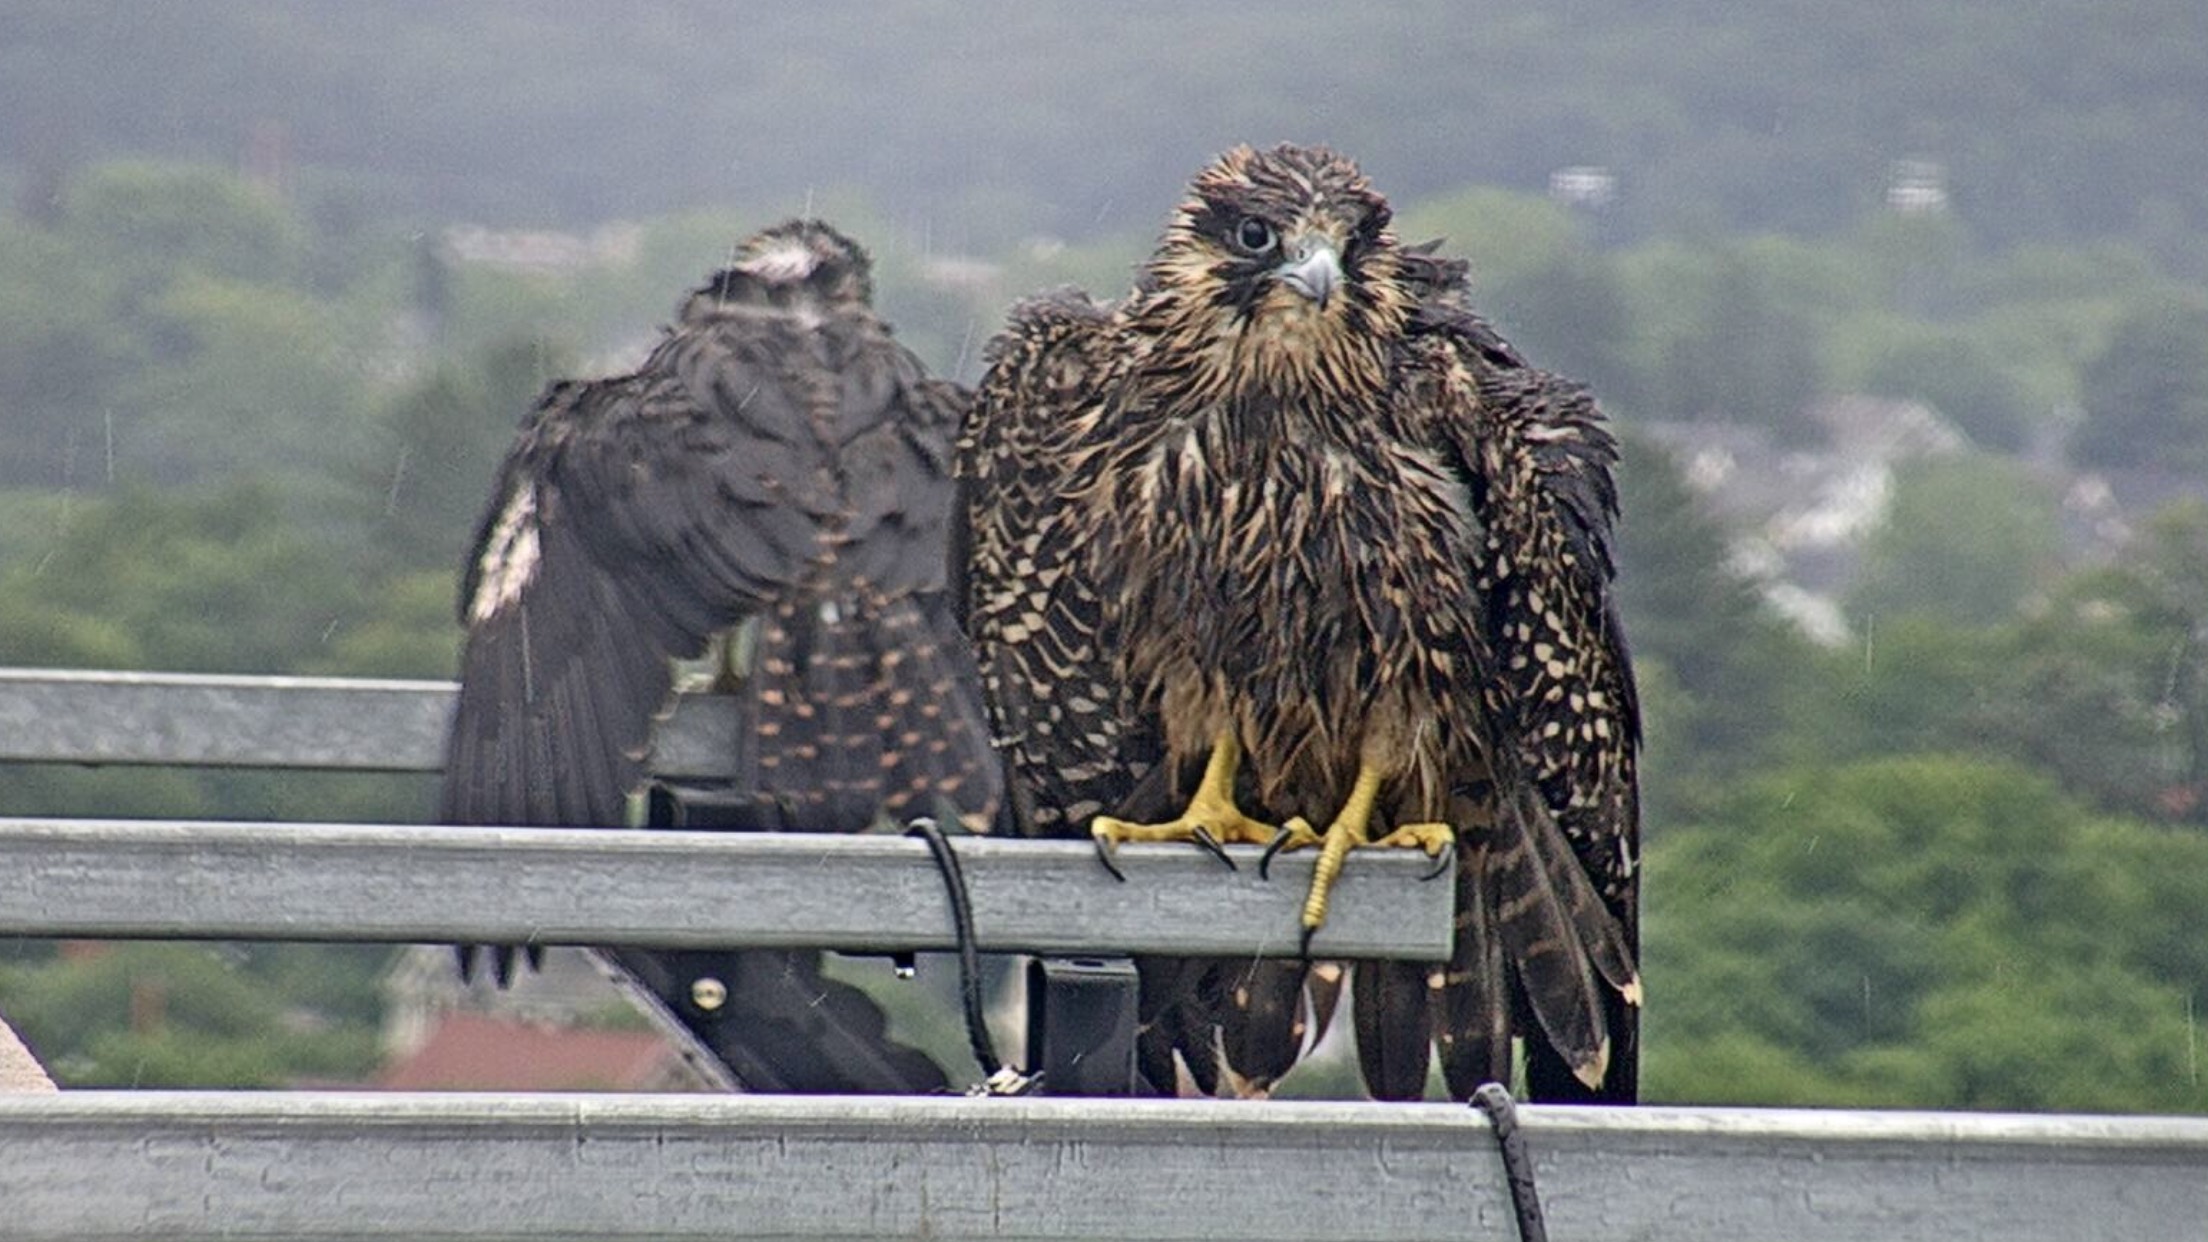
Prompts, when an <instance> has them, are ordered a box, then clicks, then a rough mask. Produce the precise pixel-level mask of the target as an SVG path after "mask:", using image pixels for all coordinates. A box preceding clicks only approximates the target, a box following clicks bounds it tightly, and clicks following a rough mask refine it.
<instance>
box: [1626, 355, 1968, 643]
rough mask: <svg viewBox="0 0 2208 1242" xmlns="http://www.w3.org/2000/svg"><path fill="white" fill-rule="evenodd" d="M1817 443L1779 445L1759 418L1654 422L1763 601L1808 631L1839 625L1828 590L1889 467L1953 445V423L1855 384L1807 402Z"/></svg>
mask: <svg viewBox="0 0 2208 1242" xmlns="http://www.w3.org/2000/svg"><path fill="white" fill-rule="evenodd" d="M1807 416H1808V419H1809V421H1810V422H1811V423H1812V424H1813V425H1814V426H1816V427H1817V428H1818V430H1819V431H1820V432H1822V433H1823V434H1822V437H1821V438H1822V440H1823V441H1824V447H1821V448H1816V449H1796V448H1784V447H1781V446H1780V445H1778V444H1777V443H1775V442H1774V440H1773V438H1772V435H1771V433H1770V431H1769V429H1768V428H1764V427H1760V426H1752V425H1747V424H1724V423H1700V422H1695V423H1654V424H1643V430H1644V431H1645V432H1646V433H1647V435H1648V436H1649V437H1650V438H1651V439H1653V440H1655V441H1656V442H1657V443H1658V444H1661V445H1663V446H1664V447H1665V448H1667V449H1669V450H1670V451H1671V453H1672V456H1673V458H1674V459H1675V460H1676V461H1677V462H1678V463H1679V467H1680V470H1681V472H1682V474H1683V475H1684V477H1685V479H1686V482H1687V485H1688V486H1689V487H1691V488H1693V489H1694V490H1695V491H1696V492H1697V493H1699V494H1700V495H1702V497H1703V498H1704V499H1705V501H1706V502H1707V503H1708V505H1709V507H1710V510H1711V512H1713V513H1714V514H1716V515H1717V516H1719V517H1720V518H1722V519H1724V520H1725V521H1726V522H1727V524H1728V525H1730V526H1731V528H1732V529H1733V530H1734V531H1735V532H1736V535H1735V539H1734V544H1733V547H1732V548H1731V550H1730V551H1731V559H1732V562H1733V564H1734V565H1735V566H1736V567H1737V568H1738V569H1739V570H1740V571H1741V572H1743V573H1745V574H1746V575H1747V576H1748V577H1750V578H1752V579H1754V580H1756V581H1757V582H1759V583H1760V584H1762V589H1763V594H1764V597H1765V599H1766V600H1767V601H1768V602H1769V603H1770V604H1771V606H1772V607H1773V608H1774V609H1776V610H1777V611H1778V612H1780V613H1781V614H1782V615H1784V616H1786V617H1787V618H1789V619H1790V620H1792V621H1793V622H1794V623H1795V624H1796V625H1798V626H1799V627H1800V628H1801V630H1802V631H1803V633H1805V634H1808V635H1809V636H1810V637H1812V638H1814V639H1816V640H1817V641H1819V642H1823V643H1828V644H1837V643H1840V642H1844V641H1846V639H1847V637H1848V627H1847V619H1846V617H1845V615H1844V614H1843V612H1842V611H1841V608H1840V604H1839V600H1840V599H1841V597H1842V596H1844V595H1845V594H1846V593H1847V589H1848V587H1849V586H1850V585H1851V584H1852V583H1853V582H1854V580H1855V574H1856V570H1857V568H1858V566H1859V564H1860V562H1861V560H1862V551H1863V542H1864V539H1865V538H1866V537H1867V536H1868V535H1869V534H1870V533H1871V531H1872V530H1874V529H1876V528H1877V526H1878V524H1879V522H1880V521H1881V520H1883V519H1884V518H1885V516H1886V506H1887V503H1888V502H1889V500H1890V499H1891V497H1892V494H1893V478H1894V470H1895V468H1896V467H1897V466H1899V465H1900V464H1902V463H1903V462H1907V461H1921V460H1924V459H1926V458H1930V457H1939V456H1944V455H1947V454H1951V453H1958V452H1961V451H1963V450H1964V449H1965V448H1966V447H1967V444H1968V441H1967V440H1966V439H1965V437H1964V436H1963V434H1962V433H1961V432H1960V431H1957V430H1956V429H1955V427H1954V426H1953V425H1952V424H1950V423H1949V422H1948V421H1947V420H1946V419H1944V418H1942V417H1940V415H1939V413H1938V412H1937V411H1935V410H1933V409H1932V408H1931V407H1930V406H1927V405H1924V404H1923V403H1921V402H1916V401H1892V400H1887V399H1885V398H1881V397H1866V396H1859V395H1851V396H1839V397H1830V398H1826V399H1825V400H1822V401H1819V402H1817V403H1816V404H1815V405H1813V406H1811V407H1810V409H1809V410H1808V411H1807Z"/></svg>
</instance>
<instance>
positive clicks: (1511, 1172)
mask: <svg viewBox="0 0 2208 1242" xmlns="http://www.w3.org/2000/svg"><path fill="white" fill-rule="evenodd" d="M1472 1107H1474V1108H1477V1109H1479V1110H1480V1111H1481V1112H1482V1113H1484V1114H1486V1116H1487V1124H1488V1125H1489V1126H1490V1127H1492V1128H1493V1129H1494V1131H1495V1141H1496V1143H1498V1144H1499V1145H1500V1146H1501V1147H1502V1149H1503V1180H1504V1181H1505V1182H1507V1183H1508V1184H1509V1186H1510V1207H1511V1211H1512V1212H1514V1213H1516V1214H1517V1217H1518V1238H1519V1242H1549V1226H1548V1224H1547V1222H1546V1221H1544V1220H1542V1218H1541V1196H1540V1194H1539V1192H1537V1191H1536V1190H1535V1189H1534V1185H1533V1156H1532V1154H1531V1153H1530V1152H1528V1151H1527V1150H1526V1136H1525V1135H1524V1134H1522V1133H1521V1132H1520V1131H1519V1129H1518V1103H1517V1101H1515V1100H1513V1099H1511V1098H1510V1090H1509V1089H1508V1088H1506V1087H1504V1086H1503V1084H1501V1083H1499V1082H1491V1083H1486V1084H1484V1085H1482V1086H1481V1087H1480V1089H1479V1090H1477V1091H1474V1092H1473V1093H1472Z"/></svg>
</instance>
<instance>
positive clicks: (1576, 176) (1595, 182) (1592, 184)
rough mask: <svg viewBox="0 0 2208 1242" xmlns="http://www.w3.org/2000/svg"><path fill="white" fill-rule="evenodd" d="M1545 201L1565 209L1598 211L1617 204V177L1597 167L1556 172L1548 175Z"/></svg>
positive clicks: (1591, 166)
mask: <svg viewBox="0 0 2208 1242" xmlns="http://www.w3.org/2000/svg"><path fill="white" fill-rule="evenodd" d="M1549 197H1550V198H1553V199H1555V200H1556V201H1557V202H1560V203H1563V204H1564V205H1565V206H1567V207H1577V208H1581V209H1583V210H1587V211H1601V210H1603V209H1604V208H1607V207H1609V206H1610V205H1611V204H1612V203H1614V202H1616V201H1617V198H1618V178H1617V174H1615V173H1613V172H1611V171H1610V170H1609V169H1607V168H1604V167H1603V166H1601V165H1600V164H1574V165H1572V166H1571V167H1569V168H1559V169H1557V170H1556V171H1555V172H1552V173H1550V174H1549Z"/></svg>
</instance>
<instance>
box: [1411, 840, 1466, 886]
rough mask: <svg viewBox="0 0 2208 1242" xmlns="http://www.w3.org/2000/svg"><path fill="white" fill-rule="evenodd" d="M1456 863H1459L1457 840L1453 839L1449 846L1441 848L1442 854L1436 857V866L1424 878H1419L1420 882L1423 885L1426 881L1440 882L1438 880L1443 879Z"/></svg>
mask: <svg viewBox="0 0 2208 1242" xmlns="http://www.w3.org/2000/svg"><path fill="white" fill-rule="evenodd" d="M1456 861H1457V843H1456V841H1455V839H1454V838H1452V839H1451V840H1450V842H1449V844H1447V845H1444V846H1442V847H1441V852H1440V853H1438V854H1436V855H1434V865H1433V868H1432V869H1431V870H1429V871H1428V872H1427V873H1426V874H1424V875H1422V876H1420V877H1418V878H1419V880H1420V882H1422V883H1423V882H1424V881H1427V880H1438V879H1440V878H1441V877H1442V876H1443V875H1444V874H1446V873H1447V872H1448V870H1449V868H1450V866H1451V864H1453V863H1455V862H1456Z"/></svg>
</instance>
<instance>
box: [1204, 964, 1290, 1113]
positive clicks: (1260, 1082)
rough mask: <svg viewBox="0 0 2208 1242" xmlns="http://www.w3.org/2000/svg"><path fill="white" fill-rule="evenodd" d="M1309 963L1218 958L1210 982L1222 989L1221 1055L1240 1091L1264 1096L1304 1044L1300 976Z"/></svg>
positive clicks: (1229, 1079) (1284, 1073)
mask: <svg viewBox="0 0 2208 1242" xmlns="http://www.w3.org/2000/svg"><path fill="white" fill-rule="evenodd" d="M1310 973H1311V966H1310V963H1309V962H1303V961H1295V960H1270V959H1262V958H1260V959H1252V960H1245V961H1223V962H1220V963H1219V964H1218V966H1217V967H1216V976H1215V981H1214V984H1213V986H1215V987H1217V988H1218V989H1219V990H1220V992H1221V994H1222V995H1221V1003H1220V1005H1219V1047H1220V1055H1221V1057H1222V1058H1223V1059H1224V1060H1225V1062H1226V1067H1227V1069H1228V1071H1229V1074H1228V1082H1229V1084H1230V1085H1231V1086H1232V1087H1233V1089H1234V1093H1235V1094H1236V1095H1239V1096H1258V1095H1265V1094H1268V1093H1270V1092H1271V1091H1272V1089H1273V1084H1274V1083H1277V1082H1279V1081H1280V1080H1281V1078H1282V1077H1284V1076H1285V1075H1286V1074H1287V1073H1288V1071H1289V1070H1292V1069H1294V1068H1295V1067H1296V1062H1297V1061H1298V1060H1300V1059H1302V1057H1303V1051H1304V1048H1305V1047H1306V1046H1307V1044H1308V1037H1309V1035H1310V1024H1309V1022H1308V1021H1307V1020H1306V1018H1305V1016H1304V1013H1305V1011H1304V980H1305V978H1306V977H1307V976H1308V975H1309V974H1310Z"/></svg>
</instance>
